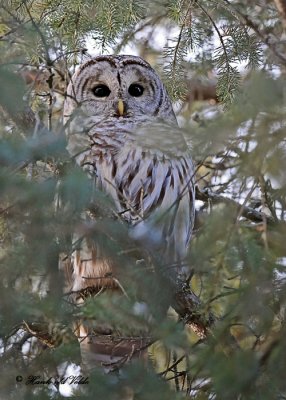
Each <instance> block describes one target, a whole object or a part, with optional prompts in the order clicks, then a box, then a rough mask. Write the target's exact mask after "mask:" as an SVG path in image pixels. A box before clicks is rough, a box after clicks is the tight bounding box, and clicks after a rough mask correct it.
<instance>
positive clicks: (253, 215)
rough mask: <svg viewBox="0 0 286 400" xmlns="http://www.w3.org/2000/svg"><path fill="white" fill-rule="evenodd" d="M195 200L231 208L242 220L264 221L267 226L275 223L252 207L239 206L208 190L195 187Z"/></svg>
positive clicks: (271, 218) (233, 201) (272, 219)
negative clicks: (233, 208)
mask: <svg viewBox="0 0 286 400" xmlns="http://www.w3.org/2000/svg"><path fill="white" fill-rule="evenodd" d="M196 199H197V200H201V201H203V202H208V201H211V202H212V203H213V204H220V203H224V204H226V205H230V206H233V207H235V208H236V209H237V210H238V211H239V212H240V214H241V215H242V216H243V217H244V218H246V219H249V220H250V221H252V222H263V221H265V220H266V221H267V223H268V224H269V225H273V224H274V222H275V220H274V218H273V217H270V216H267V215H266V214H264V213H262V212H259V211H257V210H255V209H254V208H252V207H248V206H246V205H241V204H240V203H238V202H236V201H235V200H233V199H229V198H227V197H224V196H222V195H219V194H216V193H214V192H211V191H210V190H208V189H204V190H200V189H198V187H197V188H196Z"/></svg>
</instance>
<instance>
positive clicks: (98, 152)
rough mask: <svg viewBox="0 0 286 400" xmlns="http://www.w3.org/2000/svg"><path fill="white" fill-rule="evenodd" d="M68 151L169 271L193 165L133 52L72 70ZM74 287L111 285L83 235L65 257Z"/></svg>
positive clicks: (178, 260)
mask: <svg viewBox="0 0 286 400" xmlns="http://www.w3.org/2000/svg"><path fill="white" fill-rule="evenodd" d="M64 123H65V126H66V130H67V135H68V151H69V152H70V154H71V155H72V156H73V157H74V158H75V159H76V162H77V163H78V164H79V165H80V166H81V167H82V168H84V170H86V171H87V173H88V175H89V176H90V178H91V179H93V180H94V182H95V185H96V187H97V188H98V189H100V190H102V191H103V192H104V193H106V194H107V195H109V196H110V197H111V199H112V200H113V202H114V204H115V208H116V211H117V213H118V214H120V215H121V218H123V219H124V220H125V221H126V223H127V224H128V226H129V228H128V229H129V234H130V237H132V239H133V240H136V241H137V242H139V243H140V245H141V246H142V247H145V248H146V249H147V250H148V251H150V252H151V253H152V252H153V253H156V254H157V255H159V257H160V259H161V260H162V261H163V263H164V264H166V265H168V266H169V267H170V270H172V271H173V273H174V274H178V275H182V274H183V273H184V266H183V265H184V259H185V257H186V253H187V248H188V244H189V242H190V238H191V233H192V228H193V222H194V182H193V175H194V169H193V164H192V160H191V158H190V155H189V153H188V150H187V146H186V143H185V140H184V138H183V136H182V133H181V131H180V130H179V129H178V127H177V121H176V117H175V114H174V112H173V109H172V104H171V101H170V98H169V96H168V94H167V91H166V89H165V87H164V85H163V83H162V82H161V80H160V78H159V76H158V75H157V73H156V72H155V71H154V70H153V69H152V68H151V66H150V65H149V64H148V63H147V62H146V61H144V60H143V59H141V58H140V57H135V56H128V55H124V56H99V57H96V58H93V59H90V60H89V61H87V62H86V63H85V64H83V65H82V66H81V67H80V68H79V69H78V71H77V72H76V73H75V74H74V75H73V77H72V79H71V81H70V83H69V86H68V89H67V97H66V100H65V104H64ZM70 266H71V270H70V271H71V273H70V278H71V279H70V282H71V286H70V288H71V290H72V291H73V292H76V291H80V290H82V289H85V288H90V287H93V288H94V290H95V291H96V290H100V289H101V288H102V287H109V288H112V287H115V286H116V282H115V281H114V280H113V279H112V278H110V275H111V274H112V272H114V271H113V266H112V261H110V259H109V258H108V257H106V256H105V254H104V251H102V249H101V248H100V245H99V244H98V243H95V242H94V241H90V240H88V239H87V240H86V241H85V243H84V244H82V246H81V247H80V248H77V249H76V250H75V251H74V252H73V254H72V256H71V259H70Z"/></svg>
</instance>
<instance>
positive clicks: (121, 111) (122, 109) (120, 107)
mask: <svg viewBox="0 0 286 400" xmlns="http://www.w3.org/2000/svg"><path fill="white" fill-rule="evenodd" d="M117 107H118V113H119V115H120V116H122V115H123V114H124V103H123V101H122V100H121V99H119V100H118V105H117Z"/></svg>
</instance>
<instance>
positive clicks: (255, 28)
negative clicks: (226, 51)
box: [224, 0, 286, 65]
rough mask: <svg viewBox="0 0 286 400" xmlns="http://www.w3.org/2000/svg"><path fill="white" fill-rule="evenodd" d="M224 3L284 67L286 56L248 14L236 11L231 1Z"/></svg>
mask: <svg viewBox="0 0 286 400" xmlns="http://www.w3.org/2000/svg"><path fill="white" fill-rule="evenodd" d="M224 2H225V3H226V4H228V6H229V7H230V8H231V9H234V10H235V12H236V13H237V15H238V16H239V17H240V23H241V25H243V26H244V25H246V26H248V27H249V28H251V29H253V31H254V32H255V33H256V35H257V36H258V37H259V38H260V39H261V41H262V42H263V43H264V44H265V45H266V46H267V47H268V48H269V49H270V50H271V51H272V53H273V54H274V55H275V56H276V57H277V58H278V59H279V60H280V62H281V63H282V64H283V65H286V57H285V56H284V55H282V54H281V53H280V52H279V51H278V50H277V48H276V43H271V42H270V41H269V38H268V37H265V35H264V34H263V33H262V32H261V31H260V29H259V27H258V25H257V24H255V23H254V22H253V21H252V20H251V19H250V18H249V17H248V16H247V15H246V14H244V13H243V12H241V11H239V10H237V9H235V8H234V7H233V5H232V4H231V3H230V1H229V0H224Z"/></svg>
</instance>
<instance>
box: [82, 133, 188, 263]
mask: <svg viewBox="0 0 286 400" xmlns="http://www.w3.org/2000/svg"><path fill="white" fill-rule="evenodd" d="M142 142H143V141H141V143H140V144H138V141H136V140H135V138H134V134H133V133H132V131H130V130H127V129H125V130H124V129H121V130H120V131H115V129H114V128H111V129H107V127H106V126H105V127H104V128H102V129H101V128H99V127H97V128H93V129H92V130H91V131H90V132H89V134H88V143H87V144H88V147H87V148H86V149H85V150H84V151H82V152H81V153H80V154H78V156H77V162H78V163H79V164H80V165H81V166H82V167H83V168H85V169H87V170H88V172H89V175H90V176H92V178H93V179H94V180H95V184H96V187H97V188H99V189H100V190H103V191H104V192H105V193H107V194H108V195H109V196H110V197H111V198H112V200H113V201H114V203H115V207H116V210H117V212H118V214H120V216H121V218H123V219H124V220H125V221H126V222H128V224H129V226H130V229H129V231H130V236H131V237H132V238H133V239H134V240H136V241H139V242H140V244H142V243H143V244H144V247H146V248H148V249H149V250H151V251H156V252H158V251H159V252H160V253H161V254H162V255H163V256H164V259H165V262H166V263H174V262H175V263H176V262H180V260H182V259H183V258H184V257H185V255H186V248H187V245H188V242H189V240H190V236H191V230H192V226H193V219H194V210H193V203H194V201H193V200H194V193H193V173H194V170H193V165H192V162H191V160H190V158H189V157H187V154H184V153H182V152H181V151H180V152H179V154H178V155H177V156H174V155H172V156H170V154H167V153H165V152H163V151H161V150H158V149H156V148H154V149H151V148H150V147H148V148H145V147H144V146H143V145H142Z"/></svg>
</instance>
